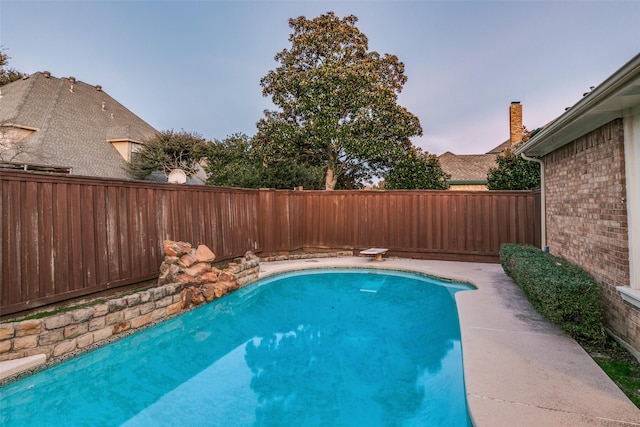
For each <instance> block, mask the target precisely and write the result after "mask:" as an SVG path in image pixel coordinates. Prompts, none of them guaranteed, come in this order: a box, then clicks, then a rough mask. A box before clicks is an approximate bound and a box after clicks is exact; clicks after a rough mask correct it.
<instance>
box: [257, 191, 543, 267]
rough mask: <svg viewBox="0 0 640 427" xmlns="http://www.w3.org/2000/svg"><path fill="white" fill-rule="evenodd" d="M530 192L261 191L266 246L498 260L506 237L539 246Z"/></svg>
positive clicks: (533, 197)
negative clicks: (371, 249)
mask: <svg viewBox="0 0 640 427" xmlns="http://www.w3.org/2000/svg"><path fill="white" fill-rule="evenodd" d="M536 197H537V198H539V193H537V196H536V194H534V193H532V192H530V191H500V192H488V191H483V192H480V191H476V192H471V191H469V192H462V191H384V192H381V191H332V192H326V191H304V192H294V191H275V190H261V192H260V242H261V247H262V250H263V251H264V252H266V253H270V252H279V251H282V252H287V251H292V250H299V249H305V248H344V249H352V248H353V249H358V250H359V249H364V248H369V247H384V248H388V249H389V253H390V254H391V255H399V256H406V257H412V258H426V259H448V260H460V261H485V262H486V261H490V262H495V261H497V260H498V252H499V249H500V244H501V243H507V242H508V243H523V244H531V245H537V246H539V244H540V209H539V203H538V204H537V205H536Z"/></svg>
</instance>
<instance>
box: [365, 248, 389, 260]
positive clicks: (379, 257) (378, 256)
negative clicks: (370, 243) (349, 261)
mask: <svg viewBox="0 0 640 427" xmlns="http://www.w3.org/2000/svg"><path fill="white" fill-rule="evenodd" d="M388 250H389V249H387V248H369V249H365V250H364V251H360V255H372V256H375V257H376V261H382V256H383V255H384V254H386V253H387V251H388Z"/></svg>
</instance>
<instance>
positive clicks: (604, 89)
mask: <svg viewBox="0 0 640 427" xmlns="http://www.w3.org/2000/svg"><path fill="white" fill-rule="evenodd" d="M638 107H640V54H638V55H636V56H635V57H634V58H633V59H631V60H630V61H629V62H627V63H626V64H625V65H624V66H623V67H622V68H620V69H619V70H618V71H617V72H616V73H615V74H613V75H612V76H611V77H609V78H608V79H607V80H605V81H604V82H603V83H602V84H600V85H599V86H597V87H596V88H594V89H593V90H591V91H590V92H588V93H586V94H585V96H584V97H583V98H582V99H581V100H580V101H578V102H577V103H576V104H575V105H574V106H573V107H571V108H569V109H567V111H566V112H565V113H564V114H562V115H561V116H560V117H558V118H557V119H555V120H554V121H552V122H551V123H549V124H548V125H546V126H545V127H544V128H543V129H542V130H541V131H540V132H538V133H537V134H536V135H535V136H532V137H531V138H530V139H529V141H527V143H526V144H524V145H523V146H521V147H519V148H518V149H517V150H516V154H521V153H524V154H525V155H527V156H544V155H546V154H549V153H550V152H552V151H554V150H557V149H558V148H560V147H562V146H564V145H566V144H568V143H570V142H571V141H573V140H575V139H577V138H579V137H581V136H582V135H585V134H587V133H589V132H591V131H593V130H595V129H597V128H599V127H601V126H603V125H605V124H606V123H609V122H610V121H612V120H614V119H617V118H621V117H623V116H624V114H625V112H626V111H630V110H632V109H634V108H638Z"/></svg>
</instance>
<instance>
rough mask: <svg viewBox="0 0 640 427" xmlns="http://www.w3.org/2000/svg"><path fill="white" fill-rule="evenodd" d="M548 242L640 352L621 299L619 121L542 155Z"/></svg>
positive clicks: (623, 224)
mask: <svg viewBox="0 0 640 427" xmlns="http://www.w3.org/2000/svg"><path fill="white" fill-rule="evenodd" d="M544 163H545V180H546V203H547V218H546V220H547V244H548V246H549V250H550V252H551V253H553V254H555V255H559V256H561V257H563V258H565V259H567V260H569V261H570V262H573V263H575V264H578V265H580V266H581V267H583V268H584V269H585V270H586V271H588V272H589V273H590V274H591V275H592V276H593V277H594V278H595V280H596V281H597V282H598V283H599V284H600V288H601V294H602V296H603V302H604V304H605V309H606V322H607V326H608V327H609V328H610V329H611V330H612V331H613V333H615V334H616V335H618V336H619V337H620V338H622V339H623V340H624V341H626V342H627V343H628V344H630V345H631V346H632V347H634V348H635V349H636V350H638V351H640V310H639V309H637V308H635V307H633V306H632V305H630V304H627V303H625V302H623V301H622V299H621V298H620V296H619V294H618V292H617V291H616V289H615V287H616V286H629V245H628V223H627V207H626V203H625V200H626V191H625V164H624V132H623V121H622V119H617V120H614V121H612V122H610V123H607V124H606V125H604V126H602V127H600V128H599V129H596V130H595V131H593V132H591V133H589V134H587V135H584V136H582V137H580V138H578V139H577V140H575V141H573V142H571V143H570V144H568V145H565V146H564V147H562V148H560V149H558V150H556V151H554V152H552V153H550V154H549V155H547V156H545V158H544Z"/></svg>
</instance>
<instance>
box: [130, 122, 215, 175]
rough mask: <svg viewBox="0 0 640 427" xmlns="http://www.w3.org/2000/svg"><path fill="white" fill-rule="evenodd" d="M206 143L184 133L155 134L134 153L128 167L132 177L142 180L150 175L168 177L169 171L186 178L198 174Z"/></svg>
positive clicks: (195, 136) (171, 131) (200, 138)
mask: <svg viewBox="0 0 640 427" xmlns="http://www.w3.org/2000/svg"><path fill="white" fill-rule="evenodd" d="M206 144H207V141H205V139H204V138H202V136H200V135H199V134H197V133H192V132H186V131H184V130H182V131H180V132H176V131H173V130H167V131H163V132H159V133H157V134H156V135H154V136H153V137H151V138H149V139H148V140H146V141H144V144H142V146H141V147H140V149H139V150H138V151H136V152H135V153H134V154H133V156H132V158H131V163H130V164H129V171H130V172H131V174H132V175H133V176H135V177H136V178H139V179H144V178H146V177H148V176H149V175H151V174H152V173H153V172H157V171H159V172H161V173H162V174H163V175H164V176H166V177H168V176H169V174H170V173H171V171H173V170H175V169H182V170H183V171H184V173H185V174H186V175H187V176H192V175H194V174H195V173H196V172H198V170H199V168H200V162H201V161H202V160H203V159H204V157H205V154H206V153H205V148H206Z"/></svg>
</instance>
